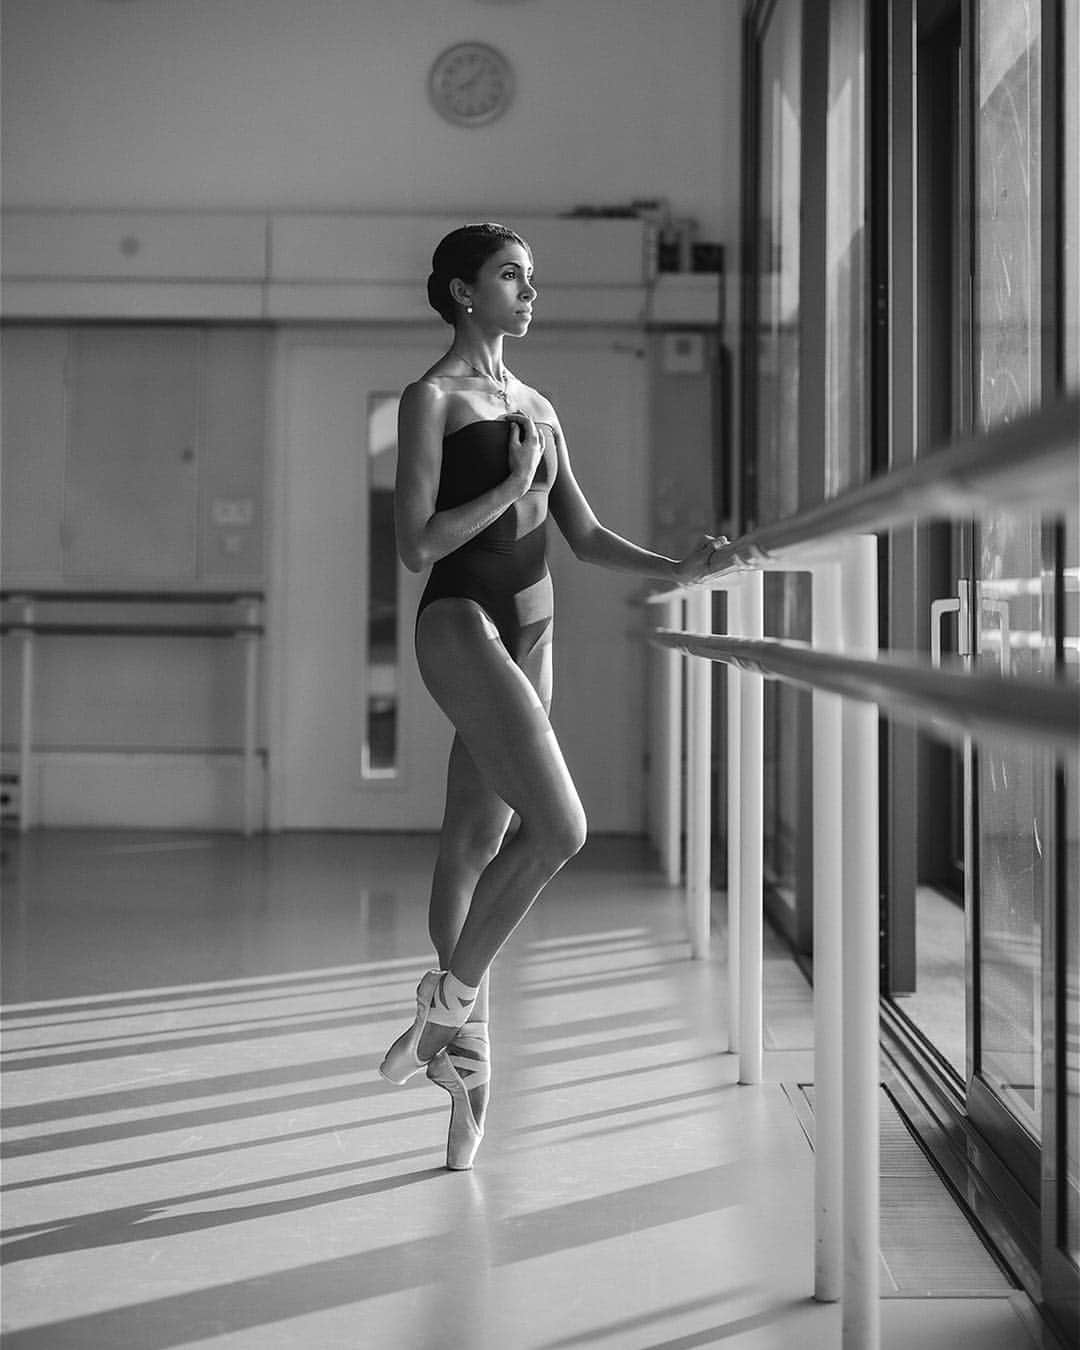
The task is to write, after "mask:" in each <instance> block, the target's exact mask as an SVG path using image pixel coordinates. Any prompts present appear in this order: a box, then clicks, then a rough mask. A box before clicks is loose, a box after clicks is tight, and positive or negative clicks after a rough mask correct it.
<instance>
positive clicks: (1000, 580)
mask: <svg viewBox="0 0 1080 1350" xmlns="http://www.w3.org/2000/svg"><path fill="white" fill-rule="evenodd" d="M1062 577H1063V580H1064V583H1065V590H1066V591H1068V592H1069V593H1070V594H1072V593H1073V592H1075V591H1080V567H1066V568H1065V570H1064V572H1063V573H1062ZM979 587H980V589H981V591H982V594H983V595H984V596H985V597H986V598H987V599H988V600H991V599H992V600H1011V599H1013V598H1014V597H1016V596H1021V595H1042V593H1043V579H1042V577H989V578H987V579H986V580H983V581H980V582H979Z"/></svg>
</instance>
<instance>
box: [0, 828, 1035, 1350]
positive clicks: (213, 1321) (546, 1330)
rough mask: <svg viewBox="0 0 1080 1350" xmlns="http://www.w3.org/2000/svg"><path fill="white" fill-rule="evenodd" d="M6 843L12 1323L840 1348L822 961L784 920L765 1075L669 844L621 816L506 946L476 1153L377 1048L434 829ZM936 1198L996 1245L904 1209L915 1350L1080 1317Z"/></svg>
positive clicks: (31, 1335) (345, 1344) (443, 1102)
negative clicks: (918, 1220) (743, 1034)
mask: <svg viewBox="0 0 1080 1350" xmlns="http://www.w3.org/2000/svg"><path fill="white" fill-rule="evenodd" d="M4 851H5V860H4V865H3V882H4V899H3V904H4V939H5V943H4V984H3V1001H4V1012H3V1057H4V1067H5V1076H4V1080H3V1087H4V1095H3V1121H4V1143H3V1173H2V1197H0V1198H2V1202H3V1223H4V1228H5V1235H4V1256H5V1260H6V1263H7V1264H6V1265H5V1266H4V1269H3V1289H2V1292H3V1316H4V1326H5V1329H6V1337H5V1341H4V1345H5V1348H6V1350H164V1348H165V1347H176V1346H200V1347H215V1348H217V1347H221V1348H222V1350H224V1348H225V1347H228V1350H279V1348H282V1350H283V1348H284V1347H289V1350H292V1348H293V1347H296V1348H297V1350H301V1348H302V1350H338V1348H339V1347H340V1348H341V1350H571V1348H573V1350H578V1348H579V1347H580V1348H582V1350H584V1348H585V1347H590V1348H592V1347H595V1348H596V1350H645V1347H650V1348H651V1350H693V1348H696V1347H707V1346H723V1347H725V1350H781V1348H782V1350H790V1347H791V1346H798V1347H799V1350H833V1348H834V1347H838V1346H839V1344H840V1309H839V1307H837V1306H836V1305H832V1306H826V1305H819V1304H815V1303H814V1302H813V1299H812V1297H811V1295H812V1286H813V1275H812V1265H813V1216H812V1189H813V1155H812V1151H811V1145H810V1143H809V1137H811V1136H812V1109H811V1108H812V1096H813V1094H812V1090H809V1091H804V1088H805V1087H807V1085H809V1084H810V1083H811V1081H812V1055H811V1054H810V1051H809V1047H810V1045H811V1035H812V1023H811V1001H810V991H809V989H808V988H807V986H806V984H805V982H804V980H803V978H802V976H801V975H800V974H799V972H798V970H797V969H796V967H795V965H794V964H793V963H792V962H791V960H790V959H789V957H788V956H787V954H786V952H785V950H784V949H783V948H782V947H781V946H780V945H779V944H778V943H776V942H775V941H773V940H770V943H769V949H768V976H767V1000H766V1001H767V1010H766V1021H767V1047H768V1053H767V1054H766V1075H767V1077H768V1078H769V1080H770V1081H768V1082H766V1083H765V1084H763V1085H761V1086H760V1087H740V1086H738V1084H737V1082H736V1079H737V1063H736V1061H735V1060H734V1057H732V1056H730V1055H727V1054H726V1053H725V1048H726V1031H725V1016H726V991H725V981H724V969H723V962H722V955H723V949H724V943H723V941H722V940H721V941H717V942H716V944H715V947H716V957H715V958H714V959H713V960H710V961H707V962H692V961H690V959H689V949H688V946H687V943H686V941H685V939H684V933H683V928H682V922H681V908H680V898H679V895H678V893H677V892H674V891H671V890H669V889H668V888H667V887H665V886H664V885H663V884H662V883H661V881H660V880H659V877H658V875H657V873H656V872H655V870H654V868H653V865H652V862H651V859H650V856H649V854H648V851H647V850H646V849H645V848H644V846H642V845H640V844H638V843H637V842H634V841H612V840H603V839H601V840H597V841H593V842H590V844H589V845H588V846H587V848H586V850H585V852H584V853H583V854H581V855H580V856H579V857H578V858H576V859H575V860H574V861H573V862H572V863H571V864H570V866H569V867H568V868H567V869H566V870H565V871H564V872H563V873H562V874H561V875H560V876H559V877H558V878H557V879H556V881H555V882H554V883H553V884H552V886H551V887H550V888H549V891H548V892H547V893H546V894H545V896H544V897H542V899H541V901H540V903H539V904H538V905H537V906H536V908H535V909H534V911H533V913H532V914H531V915H530V916H529V917H528V919H527V920H526V922H525V924H524V925H523V926H522V928H521V929H520V930H519V932H518V933H517V934H516V935H515V937H514V938H513V939H512V942H511V944H510V946H509V947H508V949H507V951H506V952H505V953H504V955H503V957H502V958H500V963H499V965H498V966H497V970H496V979H495V983H494V989H493V1020H492V1035H493V1041H494V1045H495V1072H494V1096H493V1102H492V1106H491V1110H490V1113H489V1124H488V1137H487V1138H486V1139H485V1141H484V1145H483V1148H482V1150H481V1153H480V1156H479V1159H478V1162H477V1167H476V1169H475V1170H474V1171H473V1172H471V1173H448V1172H446V1171H445V1170H444V1169H443V1167H442V1158H443V1148H444V1139H445V1134H444V1131H445V1123H446V1118H447V1113H448V1099H447V1098H446V1096H445V1094H443V1093H442V1092H441V1091H440V1090H438V1089H437V1088H435V1087H433V1086H431V1085H430V1084H428V1083H427V1082H426V1081H425V1080H424V1079H423V1078H421V1079H419V1080H418V1081H414V1083H413V1084H410V1085H409V1086H407V1087H405V1088H392V1087H389V1086H387V1085H385V1084H384V1083H383V1082H382V1081H381V1080H380V1079H378V1078H377V1076H376V1073H375V1066H376V1065H377V1063H378V1061H379V1059H380V1057H381V1054H382V1051H383V1049H384V1048H385V1046H386V1045H387V1043H388V1042H389V1041H390V1040H391V1039H392V1038H393V1036H395V1035H396V1034H397V1032H398V1031H399V1030H400V1029H402V1027H403V1026H404V1025H405V1024H406V1023H407V1022H408V1020H409V1018H410V1016H411V1013H410V1004H411V1001H412V998H413V988H414V986H415V984H416V981H417V979H418V978H419V976H420V974H421V972H422V971H423V970H424V968H425V967H426V965H427V964H428V958H429V949H428V946H427V941H426V934H425V915H424V911H425V905H426V887H427V879H428V876H429V874H430V869H431V864H432V860H433V856H434V840H433V839H431V838H430V837H427V836H386V835H382V836H371V835H367V836H365V835H340V834H339V835H326V834H290V835H281V836H273V837H265V838H259V839H255V840H249V841H244V840H242V839H239V838H235V837H231V836H227V835H190V834H184V835H178V834H176V835H169V834H161V833H154V832H150V833H123V834H121V833H111V832H79V831H67V832H54V831H36V832H32V833H31V834H29V835H27V836H25V837H23V838H16V837H6V838H5V844H4ZM898 1128H899V1129H900V1130H901V1132H903V1127H902V1126H899V1127H898ZM914 1152H915V1154H916V1155H918V1157H920V1158H921V1155H920V1154H918V1150H917V1149H915V1150H914ZM884 1156H885V1154H884V1153H883V1157H884ZM890 1156H891V1152H890ZM885 1180H886V1179H884V1178H883V1193H884V1194H886V1195H887V1194H888V1193H889V1188H888V1186H886V1185H885V1184H884V1183H885ZM934 1181H935V1179H934V1178H933V1177H932V1176H930V1177H929V1180H928V1181H927V1182H926V1185H927V1186H928V1187H929V1186H931V1185H932V1184H933V1183H934ZM905 1188H906V1189H908V1190H910V1186H909V1185H908V1184H907V1183H903V1182H902V1184H901V1186H900V1189H901V1190H903V1189H905ZM927 1194H928V1196H930V1192H929V1190H928V1191H927ZM941 1197H944V1199H942V1198H941ZM927 1204H930V1205H936V1206H937V1210H936V1214H937V1217H936V1219H935V1220H934V1223H933V1224H930V1223H929V1222H928V1223H926V1224H925V1225H923V1228H922V1236H921V1237H920V1238H919V1241H918V1243H916V1244H915V1246H917V1247H920V1248H921V1247H923V1246H925V1245H926V1243H927V1242H928V1241H929V1238H928V1237H927V1234H929V1233H931V1232H932V1231H933V1232H939V1233H940V1234H941V1235H942V1242H943V1244H944V1245H943V1250H944V1249H945V1246H946V1245H947V1248H948V1250H949V1252H951V1253H953V1254H955V1252H956V1251H957V1250H958V1249H960V1248H963V1249H964V1250H967V1251H968V1252H969V1255H968V1258H967V1259H966V1262H965V1264H964V1268H963V1271H962V1274H961V1275H951V1274H942V1273H940V1272H941V1271H944V1270H945V1268H946V1266H947V1265H948V1263H935V1262H934V1261H933V1260H932V1259H931V1260H930V1261H929V1262H923V1263H922V1264H920V1260H919V1259H918V1258H919V1256H920V1251H918V1250H913V1249H912V1243H911V1241H910V1240H909V1239H910V1234H911V1232H912V1231H914V1232H919V1231H920V1230H919V1225H918V1224H915V1225H914V1226H912V1225H911V1224H908V1225H907V1226H906V1227H905V1228H904V1229H903V1232H904V1233H906V1234H908V1235H909V1236H908V1239H888V1240H887V1238H886V1235H885V1232H884V1228H885V1225H884V1223H883V1239H882V1242H883V1248H882V1261H883V1274H882V1288H883V1293H884V1294H885V1295H886V1296H885V1297H884V1298H883V1300H882V1322H883V1328H884V1331H883V1340H884V1344H885V1346H886V1347H887V1348H888V1350H937V1348H940V1350H945V1348H946V1347H948V1348H949V1350H952V1347H955V1346H957V1345H960V1344H964V1345H973V1346H976V1345H977V1346H979V1347H980V1350H1031V1347H1032V1346H1037V1345H1052V1344H1053V1343H1052V1342H1051V1341H1049V1340H1045V1341H1044V1339H1043V1337H1042V1333H1041V1332H1040V1330H1039V1324H1038V1320H1037V1317H1036V1315H1035V1313H1034V1310H1033V1309H1032V1307H1031V1304H1030V1303H1029V1302H1028V1301H1027V1299H1026V1298H1025V1297H1024V1296H1023V1295H1022V1294H1020V1293H1019V1292H1018V1291H1017V1290H1016V1289H1015V1288H1013V1287H1011V1284H1010V1282H1009V1280H1008V1279H1007V1277H1006V1276H1005V1274H1004V1273H1003V1272H1002V1271H1001V1270H1000V1269H999V1267H998V1266H997V1265H996V1264H995V1262H994V1261H993V1260H992V1259H991V1258H990V1256H989V1254H988V1253H987V1252H986V1251H985V1249H984V1248H982V1246H981V1244H980V1243H979V1241H978V1239H977V1238H976V1237H975V1235H974V1234H973V1233H972V1232H971V1230H970V1229H969V1228H968V1227H967V1225H966V1223H965V1222H964V1220H963V1217H962V1216H961V1214H960V1212H959V1211H958V1210H956V1209H955V1207H954V1206H952V1205H951V1201H949V1199H948V1197H947V1195H946V1194H945V1192H944V1191H943V1190H942V1192H941V1196H939V1197H937V1199H936V1200H935V1199H934V1198H933V1197H932V1196H931V1197H930V1198H929V1199H928V1200H927ZM950 1225H951V1228H950ZM905 1240H907V1241H908V1246H907V1248H905V1246H904V1241H905ZM965 1244H966V1245H965ZM922 1254H925V1253H922ZM932 1255H933V1253H932V1252H930V1256H931V1257H932ZM935 1265H936V1266H937V1269H938V1271H939V1273H938V1274H937V1275H935V1274H934V1269H935ZM927 1267H928V1268H929V1270H930V1274H927V1273H926V1270H927ZM950 1279H952V1280H954V1282H955V1287H950V1286H949V1284H948V1280H950ZM935 1280H936V1283H935ZM961 1285H962V1287H961Z"/></svg>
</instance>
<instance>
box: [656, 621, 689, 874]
mask: <svg viewBox="0 0 1080 1350" xmlns="http://www.w3.org/2000/svg"><path fill="white" fill-rule="evenodd" d="M682 620H683V600H682V597H681V596H678V595H673V596H672V597H671V598H670V599H668V600H665V601H664V609H663V624H664V627H665V628H682V626H683V621H682ZM684 661H685V658H684V657H683V656H681V655H680V654H679V653H678V652H677V651H674V650H672V649H670V648H666V649H665V650H664V651H663V653H662V654H661V662H662V664H661V667H660V669H661V678H662V681H663V684H662V694H661V699H662V705H663V714H662V715H663V718H664V725H663V728H662V730H661V740H662V744H663V758H662V762H661V765H660V773H661V777H662V787H661V794H660V799H661V806H660V810H661V826H660V865H661V867H662V869H663V873H664V877H665V879H666V881H667V883H668V885H669V886H677V885H678V884H679V878H680V877H681V876H682V799H683V791H682V753H683V740H682V734H683V692H682V691H683V684H682V682H683V664H684Z"/></svg>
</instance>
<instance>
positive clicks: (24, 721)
mask: <svg viewBox="0 0 1080 1350" xmlns="http://www.w3.org/2000/svg"><path fill="white" fill-rule="evenodd" d="M22 607H23V622H24V623H25V624H26V625H27V627H26V628H25V629H24V631H23V634H22V683H21V687H20V690H19V701H20V705H21V707H20V714H21V715H20V719H19V829H20V831H25V830H28V829H29V828H30V827H31V825H33V823H34V807H33V798H34V794H35V791H36V789H35V784H34V632H33V629H32V628H31V627H30V625H31V624H32V623H33V622H34V602H33V601H32V600H23V601H22Z"/></svg>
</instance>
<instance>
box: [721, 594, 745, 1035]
mask: <svg viewBox="0 0 1080 1350" xmlns="http://www.w3.org/2000/svg"><path fill="white" fill-rule="evenodd" d="M740 597H741V590H740V587H739V585H738V584H736V585H734V586H732V587H731V589H730V590H729V591H728V593H727V597H726V598H727V631H728V636H729V637H742V636H743V630H742V604H741V598H740ZM724 678H725V679H726V680H727V923H728V944H727V977H728V1051H729V1052H730V1053H731V1054H738V1052H739V1049H740V1047H741V1045H742V1034H741V1031H740V1029H739V1013H740V999H739V985H740V980H739V895H740V893H741V891H742V886H741V884H740V881H739V848H740V845H739V818H740V814H741V811H742V770H741V768H740V764H741V762H742V761H741V757H740V753H739V752H740V749H741V735H740V731H739V725H740V717H739V709H740V707H741V698H742V694H741V687H742V686H741V683H740V681H741V680H742V673H741V672H740V670H739V668H738V667H737V666H731V665H726V666H725V667H724Z"/></svg>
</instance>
